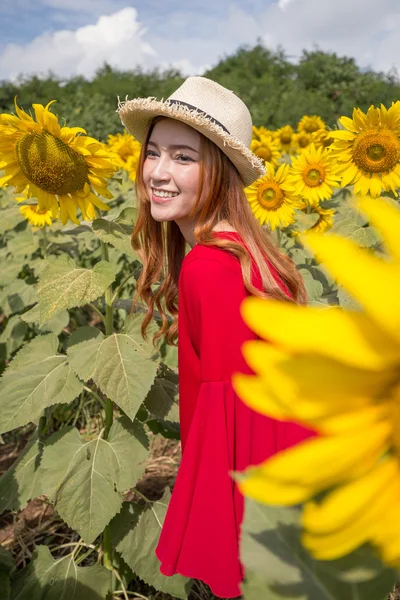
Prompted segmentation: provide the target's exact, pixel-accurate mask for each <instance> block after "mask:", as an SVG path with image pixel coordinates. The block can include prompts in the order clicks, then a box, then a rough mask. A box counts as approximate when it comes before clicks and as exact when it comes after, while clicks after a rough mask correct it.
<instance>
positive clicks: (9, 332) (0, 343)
mask: <svg viewBox="0 0 400 600" xmlns="http://www.w3.org/2000/svg"><path fill="white" fill-rule="evenodd" d="M27 329H28V328H27V326H26V325H25V323H21V321H20V320H19V315H12V316H11V317H9V318H8V319H7V323H6V326H5V327H4V329H3V332H2V333H1V334H0V358H3V359H4V360H5V359H7V360H8V359H9V358H10V356H11V354H13V353H14V352H15V351H16V350H18V349H19V348H20V347H21V346H22V344H23V342H24V339H25V335H26V332H27Z"/></svg>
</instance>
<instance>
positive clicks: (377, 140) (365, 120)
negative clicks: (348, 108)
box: [330, 102, 400, 197]
mask: <svg viewBox="0 0 400 600" xmlns="http://www.w3.org/2000/svg"><path fill="white" fill-rule="evenodd" d="M339 121H340V123H341V124H342V125H343V127H345V129H344V130H339V131H331V132H330V136H331V137H332V138H333V139H334V144H333V146H332V153H333V154H334V155H335V156H336V157H337V160H338V162H339V164H340V174H341V176H342V182H341V185H342V186H343V187H345V186H346V185H349V184H354V192H355V193H356V194H362V195H366V194H370V195H371V196H374V197H378V196H380V194H381V192H382V191H383V190H386V191H392V192H393V193H394V194H395V195H396V196H397V190H396V188H398V187H399V186H400V102H396V103H394V104H392V106H391V107H390V108H389V109H388V110H387V109H386V108H385V106H384V105H383V104H381V107H380V108H375V107H374V106H370V107H369V109H368V111H367V114H365V113H364V112H363V111H362V110H360V109H359V108H355V109H354V110H353V118H352V119H349V118H348V117H341V118H340V119H339Z"/></svg>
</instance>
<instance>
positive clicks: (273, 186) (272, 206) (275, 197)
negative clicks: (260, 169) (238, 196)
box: [258, 181, 284, 210]
mask: <svg viewBox="0 0 400 600" xmlns="http://www.w3.org/2000/svg"><path fill="white" fill-rule="evenodd" d="M283 200H284V195H283V192H282V190H281V188H280V187H279V185H278V184H277V183H275V182H274V181H267V182H265V183H264V184H263V185H261V186H260V188H259V190H258V201H259V203H260V204H261V206H262V207H263V208H266V209H267V210H278V208H279V207H280V206H282V204H283Z"/></svg>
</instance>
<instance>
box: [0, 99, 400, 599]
mask: <svg viewBox="0 0 400 600" xmlns="http://www.w3.org/2000/svg"><path fill="white" fill-rule="evenodd" d="M56 106H57V105H56V104H54V100H53V99H52V98H49V99H48V101H47V102H46V103H45V104H39V103H33V105H32V108H29V109H27V110H23V109H22V108H20V106H19V104H18V102H17V100H16V101H15V106H14V110H13V111H9V112H4V113H3V114H0V210H1V217H2V218H1V220H0V255H1V261H2V271H1V272H2V276H1V284H0V369H1V372H2V376H1V379H0V409H1V410H0V435H1V442H2V447H3V448H4V449H12V452H10V453H9V455H7V460H6V461H5V462H4V463H2V464H3V466H4V465H5V468H3V469H2V475H1V477H0V507H1V510H0V512H1V513H2V515H3V519H4V523H5V528H4V529H5V535H4V537H3V538H2V547H1V549H0V597H1V598H4V599H5V600H8V599H11V600H24V599H25V598H29V599H30V600H42V599H44V598H46V600H58V599H60V598H63V599H65V600H67V599H68V600H70V599H71V600H101V599H107V600H113V599H120V598H123V599H124V600H128V598H149V599H150V598H151V599H164V600H167V599H171V598H182V599H186V598H190V599H192V598H193V599H194V598H210V599H211V598H212V595H211V592H210V591H209V590H207V586H205V585H204V586H203V585H201V583H199V582H197V581H195V580H192V579H190V578H185V577H182V576H180V575H174V576H173V577H166V576H164V575H162V574H161V573H160V572H159V568H158V560H157V558H156V556H155V554H154V549H155V546H156V544H157V541H158V536H159V533H160V528H161V527H162V523H163V519H164V516H165V514H166V510H167V507H168V502H169V498H170V493H171V492H170V488H169V487H168V485H166V483H173V477H172V478H171V479H170V481H168V482H165V481H164V485H162V486H159V488H158V490H157V493H156V494H155V497H154V495H152V494H147V493H146V487H145V486H144V484H143V482H144V480H145V478H146V476H147V475H148V473H149V470H150V468H151V469H154V467H155V465H156V469H157V468H158V469H160V468H161V466H162V464H163V462H162V459H163V455H162V451H161V454H159V455H157V447H158V448H160V447H161V448H162V449H163V448H164V449H165V448H168V449H170V448H175V449H176V448H177V446H178V442H179V419H178V400H179V398H178V372H177V353H176V347H175V346H167V345H165V343H161V344H159V345H158V346H156V347H154V346H153V344H152V343H151V341H150V340H151V338H152V334H153V333H154V332H156V331H157V329H158V327H159V326H160V324H161V320H160V318H159V317H160V315H159V314H158V313H155V316H154V320H153V323H152V325H151V327H150V336H149V339H148V341H146V340H144V339H143V338H142V336H141V332H140V326H141V321H142V318H143V314H144V312H145V311H146V307H145V306H141V305H140V304H139V305H137V307H136V310H135V311H134V312H132V311H131V305H132V298H133V295H134V291H135V283H136V281H137V279H138V277H139V274H140V271H141V264H142V263H141V260H140V256H138V255H137V253H136V252H135V251H134V250H133V249H132V246H131V240H130V236H131V232H132V229H133V226H134V223H135V220H136V212H137V205H136V199H135V195H134V182H135V172H136V168H137V164H138V158H139V154H140V149H141V146H140V144H139V143H138V142H137V141H136V140H135V139H133V138H132V137H131V136H130V135H128V134H127V133H112V134H109V135H108V136H107V139H106V140H103V141H100V140H99V139H97V138H95V137H91V136H89V135H88V134H87V131H86V129H85V128H83V127H81V126H80V125H79V118H77V119H76V122H68V126H67V124H66V123H65V122H63V119H62V115H61V114H60V113H58V114H57V109H56ZM251 149H252V150H253V152H254V153H255V154H257V155H258V156H260V157H261V158H262V159H263V160H264V161H265V165H266V169H267V170H266V174H265V176H263V177H261V178H260V179H258V180H257V181H256V182H255V183H254V184H252V185H251V186H249V187H248V188H246V190H245V191H246V196H247V200H248V202H249V204H250V206H251V209H252V212H253V214H254V218H255V219H257V220H258V221H259V223H260V225H261V226H262V227H264V228H265V229H268V230H269V231H271V232H272V233H271V235H272V236H273V237H274V238H275V240H276V243H277V244H279V246H280V247H281V249H282V250H283V251H284V252H285V253H287V255H288V256H290V257H291V258H292V260H293V261H294V262H295V264H296V265H297V268H298V270H299V272H300V273H301V275H302V277H303V279H304V282H305V285H306V288H307V292H308V299H309V302H308V306H295V305H292V304H286V303H279V302H274V301H266V300H263V299H259V298H248V299H247V300H246V301H245V302H244V303H243V306H242V314H243V318H244V319H245V321H246V322H247V324H248V325H249V326H250V327H251V328H252V329H254V331H257V332H259V334H260V336H261V337H262V338H263V339H265V340H272V341H273V342H274V343H273V344H270V343H267V342H265V343H263V342H261V343H255V342H249V343H246V344H244V346H243V353H244V356H245V358H246V361H247V362H248V364H249V365H250V366H251V367H252V369H253V370H254V372H255V375H251V376H250V375H241V374H235V375H234V378H233V384H234V388H235V390H236V392H237V394H238V395H239V396H240V397H241V398H242V399H243V401H244V402H246V403H247V404H248V405H249V406H251V407H252V408H253V409H254V410H257V411H259V412H261V413H263V414H266V415H268V416H271V417H273V418H276V419H281V420H297V421H299V422H302V423H305V424H307V425H310V426H312V427H314V428H316V429H317V430H318V431H319V432H320V433H321V436H319V437H317V438H314V439H311V440H307V441H306V442H304V443H302V444H301V445H299V446H296V447H295V448H292V449H290V450H287V451H285V452H282V453H280V454H278V455H276V456H274V457H272V458H270V459H269V460H268V461H266V462H265V463H263V464H261V465H258V466H255V467H251V468H249V469H247V471H246V472H244V473H236V474H234V477H235V479H237V481H238V485H239V487H240V489H241V490H242V492H243V493H244V495H245V496H246V513H245V514H246V516H245V521H244V524H243V539H242V553H243V555H242V559H243V562H244V565H245V567H246V578H245V581H244V583H243V586H242V589H243V597H244V598H246V599H248V600H259V599H260V598H262V599H264V598H265V599H268V600H279V599H284V598H285V599H289V600H291V599H293V600H295V599H297V600H302V599H309V600H332V599H340V600H385V599H386V598H388V597H389V595H390V594H392V595H391V597H392V598H393V599H394V598H395V597H396V596H394V595H393V594H394V593H395V592H394V588H395V585H396V584H395V582H396V579H398V575H397V573H398V569H399V568H400V541H399V540H400V519H399V516H398V515H399V512H400V477H399V475H400V472H399V471H400V429H399V417H400V316H399V315H400V311H399V309H398V298H399V296H400V287H399V286H400V236H399V231H400V207H399V202H398V190H399V189H400V101H394V102H392V103H391V104H387V105H384V104H380V105H378V106H374V105H371V106H370V107H369V108H368V109H367V110H365V111H363V110H361V109H360V108H354V110H353V112H352V114H349V115H341V116H340V118H339V119H338V120H337V122H336V123H335V124H333V125H331V126H329V127H328V126H327V125H326V123H325V121H324V120H323V118H322V117H321V116H319V115H317V114H305V115H303V116H302V117H301V119H300V120H299V121H298V123H297V124H296V125H293V124H292V125H290V124H285V125H282V126H280V127H277V128H268V127H267V126H263V125H259V126H254V127H253V139H252V142H251ZM160 444H161V446H160ZM174 452H175V450H174ZM174 456H175V458H176V454H175V455H174ZM171 462H172V463H174V461H173V460H172V459H171ZM178 463H179V460H177V461H175V463H174V466H175V467H176V466H177V464H178ZM35 502H36V504H34V503H35ZM33 507H36V509H38V510H37V513H38V515H39V517H38V518H37V519H36V521H35V524H34V526H33V529H32V531H30V532H29V534H28V533H27V525H26V522H25V520H24V518H22V519H21V518H20V516H21V515H25V516H26V518H27V515H28V513H27V512H26V511H27V510H28V509H30V510H32V509H33ZM38 507H39V508H38ZM47 511H49V512H47ZM46 514H47V515H48V514H50V518H49V517H48V516H47V517H46ZM42 520H43V524H42ZM7 528H8V529H7Z"/></svg>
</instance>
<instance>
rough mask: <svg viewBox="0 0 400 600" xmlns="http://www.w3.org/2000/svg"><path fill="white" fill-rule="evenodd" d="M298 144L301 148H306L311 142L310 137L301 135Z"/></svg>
mask: <svg viewBox="0 0 400 600" xmlns="http://www.w3.org/2000/svg"><path fill="white" fill-rule="evenodd" d="M298 142H299V146H300V148H306V147H307V146H308V144H309V142H310V139H309V137H308V135H299V137H298Z"/></svg>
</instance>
